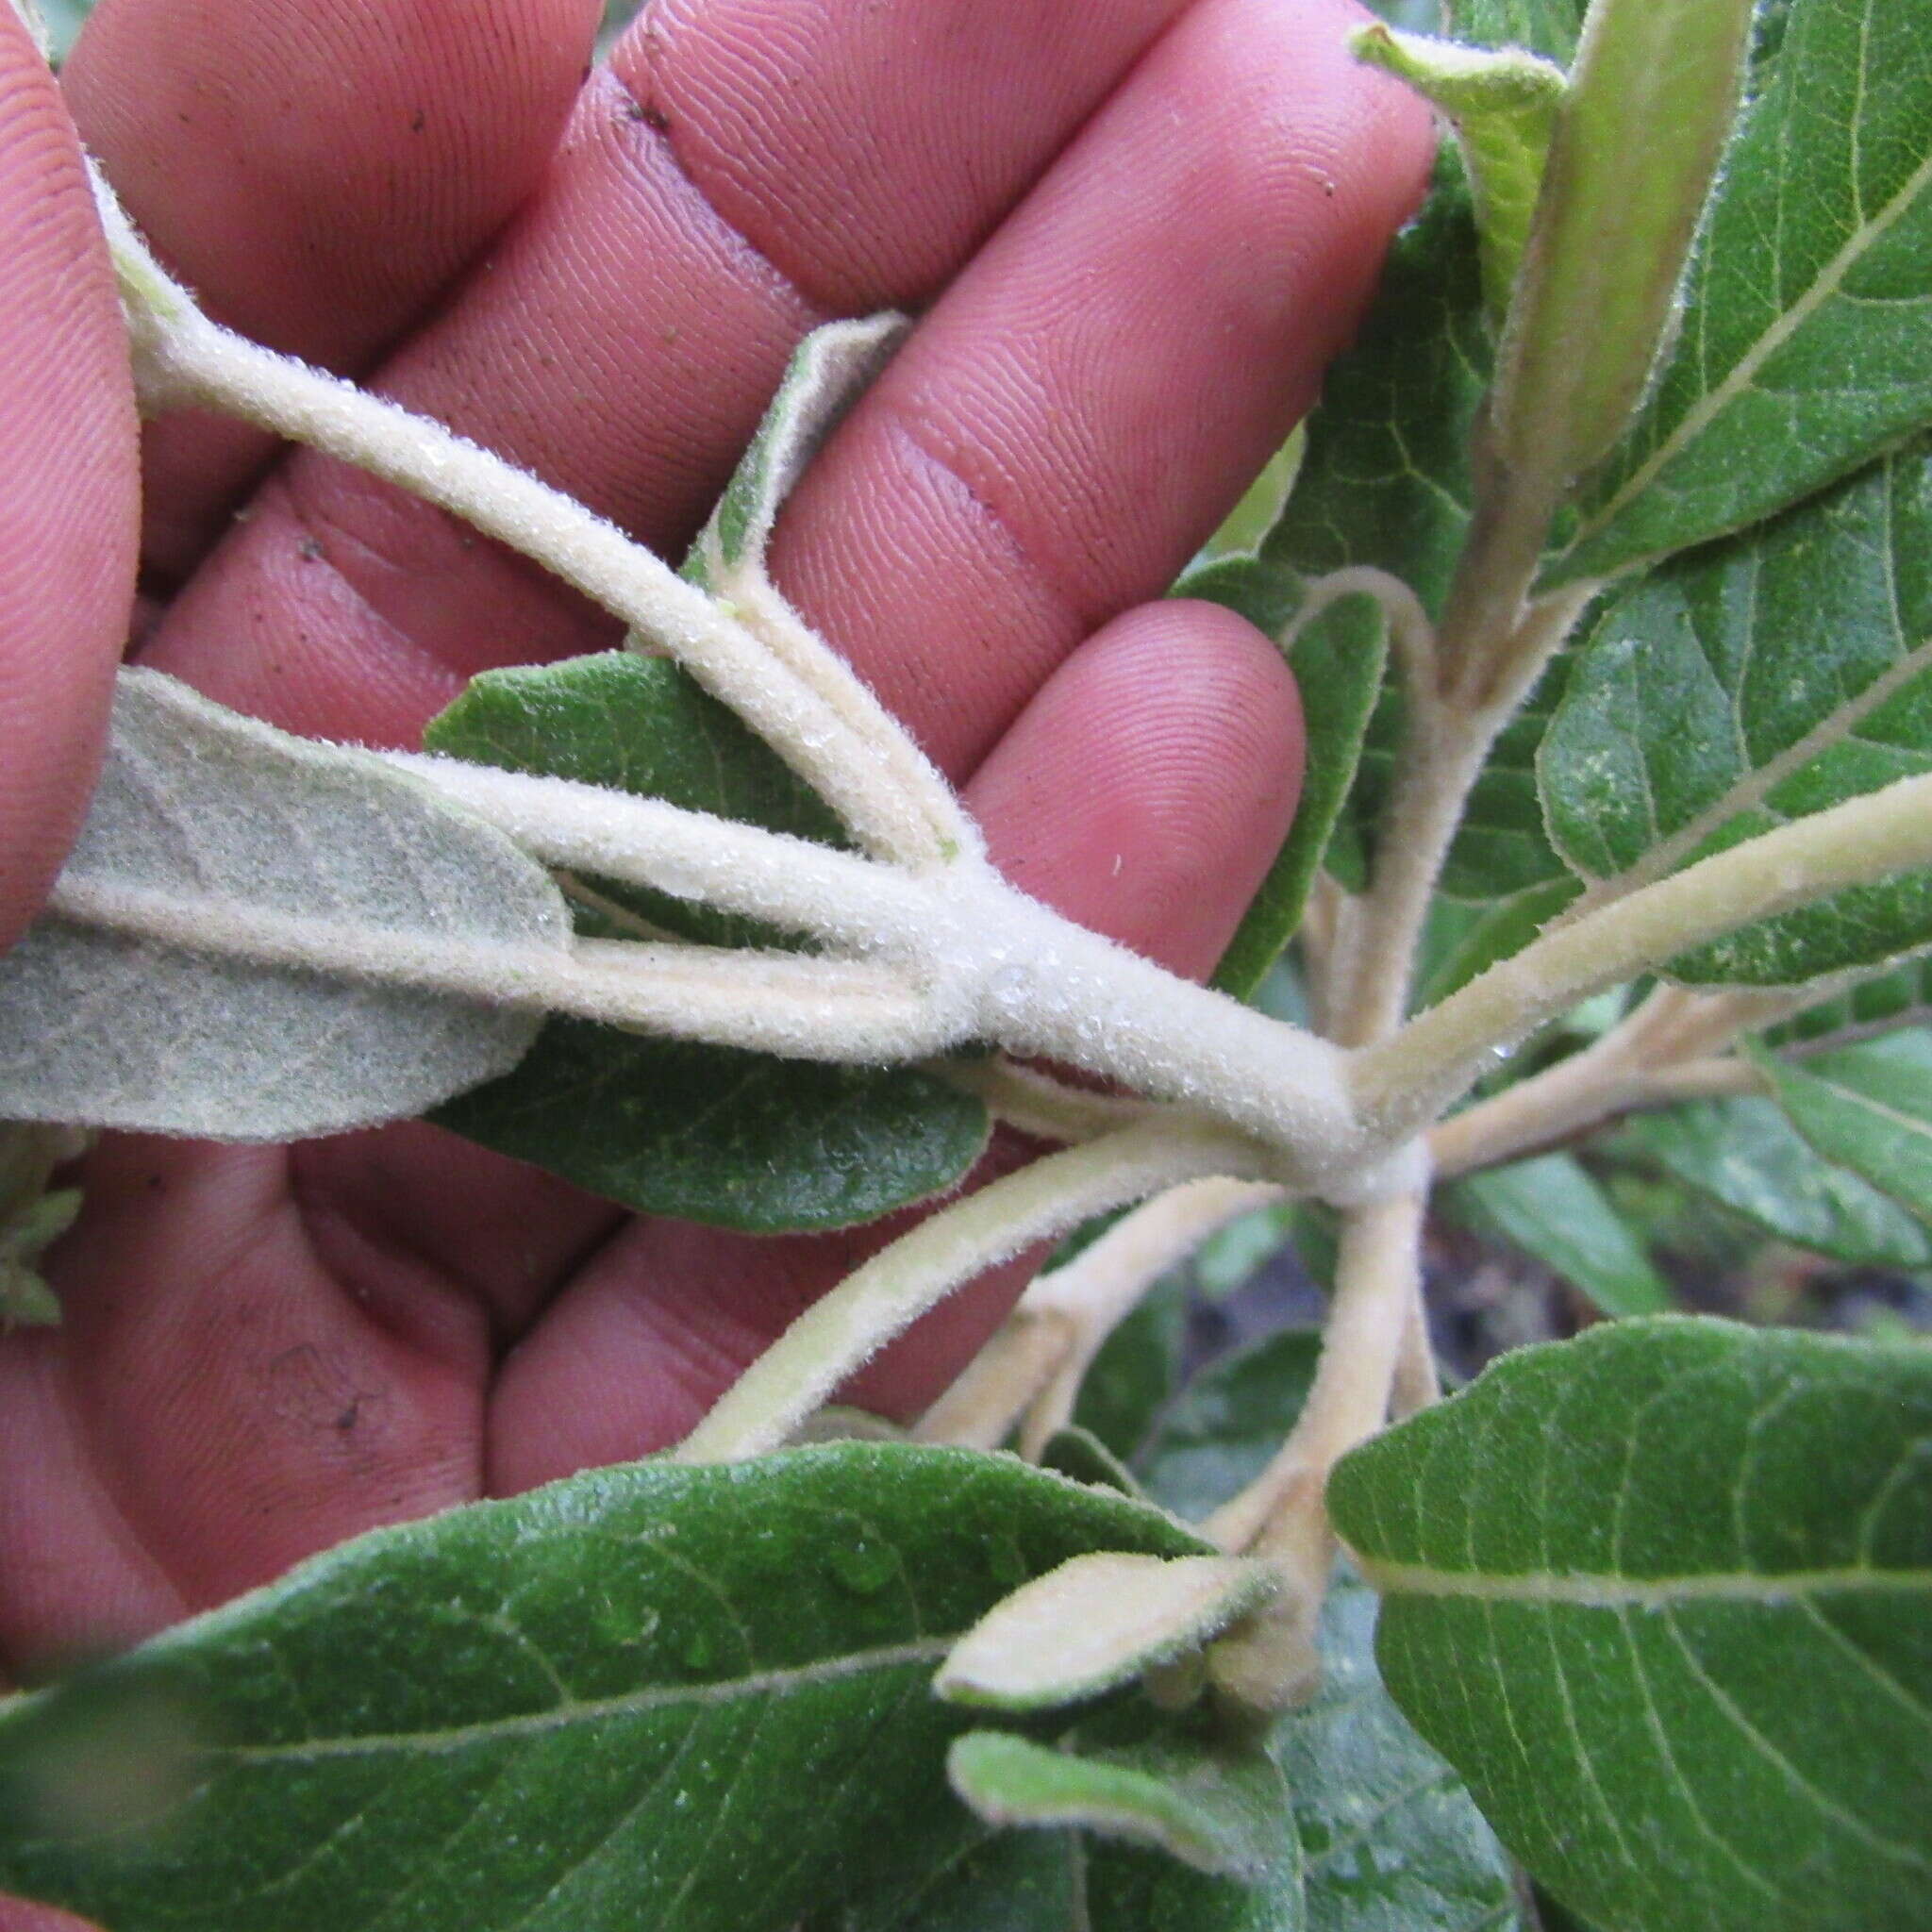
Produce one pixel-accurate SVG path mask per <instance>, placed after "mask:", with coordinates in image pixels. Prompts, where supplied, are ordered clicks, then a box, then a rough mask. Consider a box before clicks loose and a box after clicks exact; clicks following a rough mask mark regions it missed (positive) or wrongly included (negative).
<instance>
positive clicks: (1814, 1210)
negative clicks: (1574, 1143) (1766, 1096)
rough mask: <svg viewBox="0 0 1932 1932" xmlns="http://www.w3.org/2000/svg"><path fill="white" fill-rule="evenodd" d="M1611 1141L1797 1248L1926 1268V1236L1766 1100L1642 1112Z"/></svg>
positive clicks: (1930, 1246) (1930, 1250)
mask: <svg viewBox="0 0 1932 1932" xmlns="http://www.w3.org/2000/svg"><path fill="white" fill-rule="evenodd" d="M1611 1144H1612V1147H1613V1148H1614V1150H1615V1151H1616V1152H1618V1153H1620V1154H1626V1155H1629V1156H1632V1157H1635V1158H1640V1159H1648V1160H1650V1161H1654V1162H1655V1163H1657V1165H1658V1166H1660V1167H1662V1168H1664V1169H1665V1170H1666V1171H1667V1172H1668V1173H1670V1174H1674V1175H1675V1176H1676V1177H1677V1179H1679V1180H1680V1181H1682V1182H1684V1183H1685V1185H1686V1186H1688V1187H1691V1188H1694V1189H1695V1190H1696V1191H1698V1192H1699V1193H1701V1194H1703V1195H1705V1196H1706V1197H1707V1198H1708V1199H1710V1200H1713V1201H1716V1202H1719V1203H1720V1204H1722V1205H1723V1206H1724V1207H1725V1208H1729V1209H1730V1210H1731V1211H1732V1212H1733V1213H1734V1214H1740V1215H1742V1216H1743V1217H1744V1219H1745V1220H1746V1221H1749V1222H1751V1223H1753V1224H1755V1225H1757V1226H1758V1227H1760V1228H1762V1229H1763V1230H1764V1231H1765V1233H1767V1234H1771V1235H1774V1236H1776V1237H1777V1238H1778V1239H1779V1240H1781V1241H1790V1242H1791V1243H1792V1244H1793V1245H1794V1246H1797V1247H1801V1248H1809V1249H1811V1250H1813V1251H1814V1252H1815V1253H1817V1254H1821V1255H1829V1256H1831V1257H1834V1258H1835V1259H1837V1260H1840V1261H1848V1262H1850V1263H1851V1264H1852V1265H1853V1266H1854V1267H1883V1268H1924V1267H1926V1266H1927V1265H1932V1236H1928V1235H1927V1233H1926V1231H1925V1230H1924V1228H1923V1227H1922V1226H1920V1224H1918V1223H1917V1222H1916V1221H1915V1220H1914V1219H1913V1218H1912V1217H1911V1216H1910V1215H1909V1214H1907V1213H1906V1212H1905V1210H1904V1209H1903V1208H1899V1207H1898V1206H1896V1205H1895V1204H1894V1203H1893V1202H1891V1201H1889V1200H1887V1199H1886V1197H1885V1196H1884V1195H1883V1194H1881V1193H1880V1192H1879V1191H1877V1190H1876V1189H1875V1188H1874V1187H1872V1186H1871V1185H1870V1184H1869V1183H1868V1182H1866V1181H1862V1180H1860V1179H1859V1178H1858V1176H1857V1174H1853V1173H1851V1172H1850V1171H1849V1170H1848V1169H1845V1168H1842V1167H1838V1166H1835V1165H1834V1164H1833V1163H1831V1162H1830V1161H1827V1160H1823V1159H1821V1158H1819V1157H1818V1156H1817V1155H1816V1154H1815V1153H1813V1152H1812V1150H1811V1149H1810V1148H1809V1147H1808V1146H1807V1144H1806V1142H1805V1141H1804V1140H1803V1138H1802V1137H1801V1136H1800V1135H1799V1134H1798V1132H1797V1130H1796V1129H1795V1128H1794V1127H1793V1126H1792V1125H1791V1124H1790V1122H1789V1121H1788V1120H1787V1119H1786V1118H1785V1117H1784V1115H1783V1114H1782V1113H1781V1112H1780V1111H1779V1109H1778V1108H1777V1107H1776V1106H1775V1105H1774V1103H1773V1102H1771V1101H1769V1100H1713V1101H1700V1102H1698V1103H1697V1104H1696V1105H1695V1106H1692V1107H1678V1108H1671V1109H1670V1110H1669V1111H1668V1112H1665V1113H1656V1114H1648V1115H1645V1116H1642V1117H1641V1118H1639V1119H1637V1120H1633V1121H1631V1122H1630V1123H1629V1124H1627V1125H1625V1126H1624V1128H1623V1129H1622V1130H1621V1131H1620V1132H1619V1133H1618V1135H1617V1137H1616V1140H1615V1141H1613V1142H1612V1143H1611Z"/></svg>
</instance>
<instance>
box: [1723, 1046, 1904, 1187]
mask: <svg viewBox="0 0 1932 1932" xmlns="http://www.w3.org/2000/svg"><path fill="white" fill-rule="evenodd" d="M1759 1064H1760V1065H1761V1066H1762V1067H1763V1069H1764V1072H1765V1074H1766V1075H1767V1077H1768V1078H1769V1079H1770V1080H1771V1082H1772V1084H1773V1085H1774V1087H1775V1089H1776V1091H1777V1098H1778V1104H1779V1105H1780V1106H1781V1107H1782V1108H1784V1110H1785V1112H1786V1114H1787V1115H1788V1116H1789V1117H1790V1122H1791V1124H1792V1125H1793V1126H1794V1127H1796V1128H1797V1130H1798V1131H1799V1133H1801V1134H1802V1135H1804V1137H1805V1139H1806V1140H1807V1141H1808V1142H1809V1143H1810V1144H1811V1146H1812V1147H1813V1148H1814V1149H1815V1150H1816V1151H1817V1153H1818V1154H1819V1155H1820V1156H1821V1157H1822V1158H1824V1159H1825V1160H1829V1161H1833V1162H1835V1163H1837V1165H1839V1166H1840V1167H1843V1168H1847V1169H1849V1170H1850V1171H1851V1172H1852V1173H1853V1174H1857V1175H1858V1176H1859V1177H1860V1178H1861V1179H1864V1180H1867V1181H1870V1182H1871V1184H1872V1185H1873V1186H1874V1188H1876V1189H1877V1190H1878V1191H1879V1192H1880V1193H1881V1194H1886V1195H1889V1196H1890V1198H1891V1199H1892V1200H1894V1201H1896V1202H1897V1203H1898V1204H1899V1205H1900V1206H1901V1207H1902V1208H1907V1210H1908V1211H1909V1212H1911V1213H1913V1214H1916V1215H1917V1216H1918V1217H1919V1218H1920V1219H1921V1220H1922V1221H1932V1032H1927V1031H1925V1030H1924V1029H1923V1028H1920V1029H1917V1030H1915V1031H1913V1032H1910V1033H1895V1034H1893V1035H1892V1036H1891V1037H1890V1039H1887V1040H1880V1041H1873V1042H1872V1043H1871V1044H1869V1045H1865V1046H1853V1047H1846V1048H1844V1049H1842V1050H1841V1051H1840V1052H1838V1053H1827V1054H1820V1055H1818V1056H1817V1057H1816V1058H1807V1059H1804V1060H1801V1061H1790V1060H1779V1059H1775V1058H1772V1057H1771V1056H1769V1055H1766V1056H1764V1057H1763V1058H1762V1059H1761V1060H1760V1062H1759Z"/></svg>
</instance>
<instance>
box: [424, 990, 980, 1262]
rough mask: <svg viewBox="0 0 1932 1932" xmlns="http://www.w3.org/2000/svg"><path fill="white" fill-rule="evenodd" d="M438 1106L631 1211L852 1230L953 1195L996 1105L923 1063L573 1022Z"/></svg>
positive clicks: (768, 1229)
mask: <svg viewBox="0 0 1932 1932" xmlns="http://www.w3.org/2000/svg"><path fill="white" fill-rule="evenodd" d="M431 1118H432V1119H433V1120H435V1121H436V1123H437V1124H439V1125H440V1126H445V1127H453V1128H454V1129H455V1130H456V1131H457V1132H458V1133H459V1134H465V1135H467V1136H468V1137H469V1138H470V1139H471V1140H473V1141H481V1142H482V1143H483V1145H484V1146H486V1147H493V1148H495V1150H496V1151H497V1152H498V1153H499V1154H510V1155H515V1156H516V1157H517V1158H519V1159H523V1160H532V1161H535V1162H537V1164H538V1165H539V1166H541V1167H547V1168H548V1169H550V1170H551V1172H552V1173H554V1174H562V1175H564V1176H565V1177H566V1178H567V1179H569V1180H572V1181H575V1183H576V1184H577V1186H578V1187H581V1188H588V1189H589V1190H590V1191H591V1192H592V1193H596V1194H602V1195H604V1196H605V1197H606V1198H607V1199H608V1200H612V1201H617V1202H621V1203H622V1204H623V1205H624V1206H625V1207H626V1208H636V1209H637V1210H639V1211H640V1212H642V1213H651V1214H675V1215H678V1216H680V1217H681V1218H683V1219H685V1220H688V1221H703V1222H707V1223H708V1224H710V1225H712V1226H714V1227H733V1228H738V1229H741V1231H743V1232H745V1233H747V1234H785V1233H793V1232H798V1231H802V1230H806V1229H811V1228H828V1227H843V1226H849V1225H850V1224H853V1223H855V1222H860V1221H872V1220H874V1219H876V1218H877V1217H878V1216H879V1215H881V1214H886V1213H890V1212H891V1210H892V1209H893V1208H903V1207H905V1206H906V1205H907V1204H908V1202H913V1201H922V1200H924V1199H926V1198H927V1197H928V1196H930V1195H933V1194H937V1193H941V1192H943V1191H944V1190H945V1189H947V1188H949V1187H951V1186H952V1185H953V1183H954V1182H955V1181H957V1180H958V1178H959V1177H960V1176H961V1175H962V1174H965V1173H966V1171H967V1170H968V1169H969V1168H970V1167H971V1166H972V1165H973V1163H974V1161H975V1160H977V1159H978V1158H979V1157H980V1155H981V1154H982V1153H983V1152H984V1151H985V1148H986V1142H987V1135H988V1120H987V1113H986V1108H984V1107H983V1106H981V1104H980V1103H979V1102H978V1101H976V1100H974V1099H973V1098H972V1097H971V1096H970V1095H968V1094H966V1093H963V1092H961V1091H959V1090H958V1088H957V1087H953V1086H951V1085H949V1084H948V1083H947V1082H946V1081H944V1080H940V1079H936V1078H934V1077H933V1076H932V1075H930V1074H921V1073H916V1072H914V1071H912V1070H910V1069H907V1068H895V1067H841V1066H831V1065H826V1064H824V1063H821V1062H818V1061H811V1060H781V1059H774V1058H773V1057H772V1056H771V1055H770V1054H760V1053H747V1052H741V1051H739V1050H737V1049H735V1048H732V1047H724V1046H704V1045H698V1044H694V1043H693V1042H691V1041H682V1040H659V1039H650V1038H646V1037H644V1036H642V1035H641V1034H635V1033H625V1032H621V1031H620V1030H619V1029H617V1028H616V1027H612V1026H599V1025H597V1024H594V1023H592V1022H591V1021H587V1020H571V1019H552V1020H550V1021H548V1022H547V1023H546V1024H545V1025H544V1028H543V1032H542V1034H541V1037H540V1038H539V1040H538V1042H537V1045H536V1047H535V1049H534V1050H533V1051H532V1052H531V1053H530V1055H529V1056H528V1057H527V1058H526V1059H525V1062H524V1064H523V1065H522V1066H520V1067H518V1068H517V1069H516V1070H515V1071H514V1072H512V1073H510V1074H506V1075H505V1076H504V1077H503V1078H502V1079H500V1080H492V1081H491V1083H490V1084H489V1085H488V1086H487V1087H479V1088H477V1089H476V1090H475V1091H474V1092H471V1093H465V1094H463V1095H461V1096H460V1097H459V1098H458V1099H456V1100H454V1101H451V1102H450V1103H449V1104H448V1105H447V1106H446V1107H442V1108H438V1109H437V1110H436V1112H435V1113H434V1114H433V1115H432V1116H431Z"/></svg>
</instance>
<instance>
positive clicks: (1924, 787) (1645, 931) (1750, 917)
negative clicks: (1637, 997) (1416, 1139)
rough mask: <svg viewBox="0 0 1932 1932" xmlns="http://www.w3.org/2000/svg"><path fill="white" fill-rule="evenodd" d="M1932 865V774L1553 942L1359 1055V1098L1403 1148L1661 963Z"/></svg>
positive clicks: (1772, 838) (1547, 937) (1697, 869)
mask: <svg viewBox="0 0 1932 1932" xmlns="http://www.w3.org/2000/svg"><path fill="white" fill-rule="evenodd" d="M1927 866H1932V776H1926V777H1918V778H1903V779H1900V780H1898V781H1897V782H1896V783H1894V784H1891V785H1888V786H1886V787H1885V788H1884V789H1883V790H1882V791H1872V792H1867V793H1865V794H1864V795H1863V796H1862V797H1858V798H1854V799H1849V800H1847V801H1846V802H1845V803H1844V804H1842V805H1838V806H1834V807H1832V808H1830V809H1829V810H1828V811H1822V812H1818V813H1815V814H1814V815H1813V816H1811V817H1809V818H1805V819H1799V820H1796V821H1795V822H1793V823H1792V824H1788V825H1783V826H1780V827H1779V828H1778V829H1777V830H1776V831H1774V832H1767V833H1765V834H1764V835H1762V836H1761V837H1759V838H1757V839H1754V840H1752V841H1750V842H1749V843H1747V844H1743V845H1734V846H1732V847H1731V848H1730V849H1729V850H1728V851H1725V852H1720V853H1716V854H1714V855H1713V856H1712V857H1710V858H1707V859H1704V860H1701V861H1700V862H1699V863H1698V864H1696V865H1693V866H1691V867H1690V868H1689V869H1688V870H1686V871H1684V872H1681V873H1676V874H1673V875H1672V876H1671V877H1670V878H1667V879H1662V880H1659V881H1658V882H1657V884H1656V885H1653V886H1646V887H1645V888H1644V889H1643V890H1642V891H1638V892H1633V893H1631V894H1630V895H1629V896H1628V897H1627V898H1624V899H1622V900H1620V901H1618V902H1617V903H1616V904H1615V905H1613V906H1607V907H1604V908H1600V909H1599V910H1597V911H1595V912H1592V913H1591V914H1589V915H1588V916H1586V917H1585V918H1583V919H1580V920H1577V921H1576V922H1574V924H1569V925H1564V926H1560V927H1557V928H1555V929H1552V930H1551V931H1548V932H1546V933H1544V934H1543V936H1542V937H1541V939H1539V940H1537V941H1534V942H1533V943H1532V944H1530V945H1529V946H1526V947H1525V948H1524V950H1523V951H1522V952H1521V953H1518V954H1517V955H1516V956H1515V957H1514V958H1510V959H1506V960H1504V961H1503V962H1502V963H1501V964H1499V965H1496V966H1492V967H1491V969H1490V970H1489V972H1487V973H1485V974H1483V975H1482V976H1481V977H1480V978H1479V979H1476V980H1474V981H1472V982H1471V983H1470V984H1469V985H1468V986H1466V987H1464V988H1463V989H1462V990H1461V991H1459V992H1457V993H1455V994H1453V995H1451V997H1450V998H1448V999H1446V1000H1444V1001H1443V1002H1442V1003H1441V1005H1440V1006H1437V1007H1433V1008H1430V1010H1429V1011H1428V1012H1426V1013H1424V1014H1423V1015H1422V1016H1421V1017H1420V1018H1418V1019H1415V1020H1412V1021H1410V1022H1409V1024H1407V1026H1406V1027H1404V1028H1403V1030H1402V1031H1401V1032H1400V1033H1399V1034H1397V1035H1396V1037H1395V1038H1394V1039H1393V1040H1391V1041H1387V1042H1385V1043H1384V1044H1382V1045H1380V1046H1375V1047H1372V1048H1370V1049H1368V1050H1367V1051H1365V1052H1364V1053H1362V1054H1360V1055H1358V1056H1357V1058H1356V1061H1355V1063H1354V1068H1353V1077H1354V1079H1355V1082H1356V1092H1357V1100H1358V1102H1359V1104H1360V1106H1361V1108H1362V1109H1363V1112H1364V1114H1365V1115H1366V1116H1367V1117H1368V1119H1369V1120H1370V1121H1371V1122H1372V1123H1373V1124H1374V1126H1375V1127H1376V1128H1378V1129H1379V1133H1378V1134H1376V1135H1374V1138H1376V1139H1381V1138H1385V1137H1386V1138H1391V1139H1392V1138H1394V1137H1395V1136H1398V1135H1400V1134H1401V1133H1404V1132H1406V1131H1411V1130H1413V1129H1415V1128H1418V1127H1421V1126H1423V1125H1424V1124H1426V1123H1427V1122H1428V1121H1430V1120H1432V1119H1434V1118H1436V1117H1437V1116H1438V1115H1440V1113H1441V1110H1442V1109H1443V1108H1445V1107H1447V1106H1448V1105H1450V1104H1451V1103H1452V1102H1453V1101H1454V1099H1455V1097H1456V1095H1457V1094H1458V1093H1460V1092H1462V1091H1464V1090H1465V1089H1466V1088H1467V1087H1468V1086H1469V1084H1470V1083H1471V1081H1472V1080H1473V1079H1474V1076H1475V1074H1477V1073H1479V1072H1480V1071H1481V1069H1482V1067H1483V1066H1484V1065H1485V1064H1486V1063H1487V1062H1489V1061H1490V1060H1491V1059H1493V1058H1494V1057H1495V1055H1496V1053H1497V1052H1498V1050H1499V1048H1500V1049H1503V1050H1507V1048H1508V1047H1510V1046H1512V1045H1514V1044H1515V1043H1516V1042H1518V1041H1522V1040H1524V1039H1525V1038H1527V1037H1528V1035H1529V1034H1531V1033H1533V1032H1535V1031H1536V1029H1537V1028H1538V1027H1539V1026H1542V1025H1544V1024H1547V1023H1548V1022H1549V1021H1551V1020H1554V1019H1556V1018H1557V1016H1558V1015H1559V1014H1561V1013H1563V1012H1565V1011H1567V1010H1568V1009H1569V1008H1571V1007H1574V1005H1576V1003H1577V1002H1578V1001H1580V1000H1583V999H1587V998H1589V996H1590V995H1591V993H1595V992H1601V991H1604V990H1605V989H1607V988H1608V987H1612V986H1618V985H1621V984H1622V983H1623V982H1624V981H1625V980H1627V979H1630V978H1632V977H1634V976H1635V975H1636V974H1640V973H1642V972H1645V971H1648V970H1649V969H1650V968H1652V967H1653V966H1655V965H1656V964H1657V962H1658V961H1660V960H1668V959H1670V958H1672V957H1673V956H1674V955H1675V954H1678V953H1682V952H1686V951H1688V950H1690V949H1691V948H1693V947H1696V946H1699V945H1703V944H1705V943H1707V941H1711V940H1715V939H1718V938H1721V937H1722V936H1723V935H1724V934H1725V933H1728V932H1731V931H1734V930H1735V929H1736V928H1737V927H1739V926H1740V925H1748V924H1753V923H1755V922H1756V921H1757V920H1760V919H1768V918H1770V917H1772V916H1774V914H1776V913H1780V912H1786V911H1790V909H1791V908H1793V907H1797V906H1802V905H1805V904H1807V902H1809V901H1811V900H1814V899H1820V898H1823V897H1824V896H1826V895H1827V894H1828V893H1831V892H1835V891H1842V890H1843V889H1844V888H1846V887H1849V886H1866V885H1876V884H1878V883H1880V882H1881V881H1883V880H1886V879H1890V878H1892V877H1895V876H1896V875H1898V874H1901V873H1905V872H1912V871H1918V870H1922V869H1924V868H1925V867H1927Z"/></svg>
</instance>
